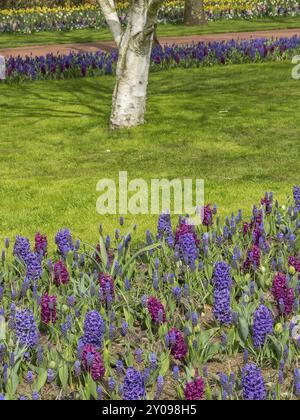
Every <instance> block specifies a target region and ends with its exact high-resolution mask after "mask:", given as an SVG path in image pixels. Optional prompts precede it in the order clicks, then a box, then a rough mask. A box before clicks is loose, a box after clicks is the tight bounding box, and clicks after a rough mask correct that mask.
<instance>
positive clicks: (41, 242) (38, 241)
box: [34, 232, 48, 257]
mask: <svg viewBox="0 0 300 420" xmlns="http://www.w3.org/2000/svg"><path fill="white" fill-rule="evenodd" d="M34 250H35V252H36V253H37V254H38V255H42V256H43V257H44V256H45V255H46V254H47V250H48V239H47V236H46V235H43V234H41V233H40V232H38V233H37V234H36V235H35V247H34Z"/></svg>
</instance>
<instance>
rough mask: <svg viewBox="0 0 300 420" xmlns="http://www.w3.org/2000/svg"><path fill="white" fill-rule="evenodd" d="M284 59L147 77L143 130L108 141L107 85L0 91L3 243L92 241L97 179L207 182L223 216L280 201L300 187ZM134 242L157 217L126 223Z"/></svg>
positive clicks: (294, 88) (79, 82)
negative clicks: (134, 230)
mask: <svg viewBox="0 0 300 420" xmlns="http://www.w3.org/2000/svg"><path fill="white" fill-rule="evenodd" d="M290 72H291V65H290V64H289V63H266V64H252V65H233V66H229V67H214V68H203V69H191V70H182V69H177V70H171V71H166V72H161V73H156V74H152V75H151V82H150V90H149V93H150V97H149V105H148V112H147V122H148V123H147V125H145V126H143V127H139V128H137V129H134V130H132V131H123V132H119V133H109V132H108V130H107V120H108V117H109V113H110V100H111V94H112V89H113V84H114V79H113V77H102V78H95V79H76V80H75V79H74V80H69V81H55V82H51V81H49V82H36V83H30V82H29V83H25V84H22V85H0V113H1V141H0V178H1V184H0V185H1V188H0V202H1V206H0V223H1V227H0V229H1V230H0V236H1V238H2V239H3V238H4V237H5V236H7V235H9V236H10V237H13V236H14V235H15V234H16V233H22V234H25V235H29V236H31V237H32V235H33V234H34V232H35V231H36V230H37V229H40V230H41V231H43V232H46V233H47V234H49V235H50V237H53V236H54V234H55V232H56V230H57V229H58V228H60V227H62V226H69V227H70V228H71V229H72V231H73V232H74V234H75V235H76V236H77V235H78V236H80V237H82V238H84V239H85V240H87V241H94V240H96V237H97V229H98V225H99V223H100V222H101V221H104V225H105V227H106V228H107V229H109V230H112V228H113V227H114V226H115V225H116V223H117V220H118V216H116V217H106V218H103V217H101V216H99V215H98V214H97V213H96V211H95V205H96V200H97V197H98V194H97V192H96V183H97V182H98V180H99V179H101V178H103V177H113V178H115V179H117V176H118V171H119V170H127V171H128V173H129V178H130V179H132V178H136V177H143V178H145V179H146V180H150V179H151V178H157V177H168V178H170V179H172V178H175V177H192V178H204V179H205V187H206V194H205V199H206V202H212V203H213V202H217V203H218V206H219V209H220V214H222V215H223V216H225V215H227V214H230V212H231V211H233V210H237V209H239V208H242V209H243V210H244V211H246V213H247V214H250V209H251V206H252V204H253V203H254V202H257V201H258V199H259V198H260V197H261V196H262V195H263V193H264V191H266V190H273V191H274V192H275V195H276V197H278V198H279V199H280V200H283V199H284V198H285V197H286V195H287V194H288V193H290V192H291V188H292V186H293V184H294V183H296V182H298V183H299V182H300V148H299V137H300V113H299V108H300V89H299V88H300V82H296V81H294V80H292V79H291V76H290ZM127 219H130V220H129V222H130V223H133V222H137V223H138V229H139V234H140V235H144V232H145V229H146V228H155V226H156V217H155V216H152V217H150V218H149V217H146V216H139V217H137V218H136V219H134V218H133V217H131V218H130V217H129V216H128V217H127Z"/></svg>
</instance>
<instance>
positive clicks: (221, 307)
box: [213, 261, 232, 325]
mask: <svg viewBox="0 0 300 420" xmlns="http://www.w3.org/2000/svg"><path fill="white" fill-rule="evenodd" d="M213 283H214V308H213V313H214V316H215V318H216V320H217V321H219V322H220V323H221V324H226V325H228V324H230V323H231V321H232V313H231V296H230V295H231V294H230V290H231V285H232V277H231V274H230V267H229V265H228V264H227V263H226V262H223V261H221V262H219V263H217V264H216V265H215V269H214V275H213Z"/></svg>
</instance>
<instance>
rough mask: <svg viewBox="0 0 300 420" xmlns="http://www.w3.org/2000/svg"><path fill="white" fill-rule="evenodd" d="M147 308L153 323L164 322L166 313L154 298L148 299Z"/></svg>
mask: <svg viewBox="0 0 300 420" xmlns="http://www.w3.org/2000/svg"><path fill="white" fill-rule="evenodd" d="M147 308H148V311H149V313H150V315H151V318H152V321H154V322H155V323H157V324H158V323H161V322H163V323H164V322H166V312H165V308H164V306H163V304H162V303H161V302H160V301H159V300H158V299H157V298H156V297H154V296H151V297H149V299H148V301H147Z"/></svg>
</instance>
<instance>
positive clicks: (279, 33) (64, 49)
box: [0, 29, 300, 57]
mask: <svg viewBox="0 0 300 420" xmlns="http://www.w3.org/2000/svg"><path fill="white" fill-rule="evenodd" d="M294 35H297V36H300V29H285V30H276V31H256V32H238V33H227V34H213V35H192V36H180V37H163V38H160V40H159V41H160V43H161V44H162V45H172V44H177V45H187V44H191V43H192V42H201V41H202V42H212V41H230V40H232V39H235V40H237V39H239V40H242V39H243V40H244V39H254V38H256V39H257V38H283V37H284V38H291V37H292V36H294ZM114 48H116V46H115V44H114V42H111V41H105V42H90V43H80V44H62V45H39V46H29V47H21V48H5V49H0V55H2V56H4V57H9V56H14V57H17V56H21V57H24V56H26V55H31V54H32V55H34V56H41V55H46V54H50V53H52V54H69V53H70V52H96V51H99V50H102V51H110V50H112V49H114Z"/></svg>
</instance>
